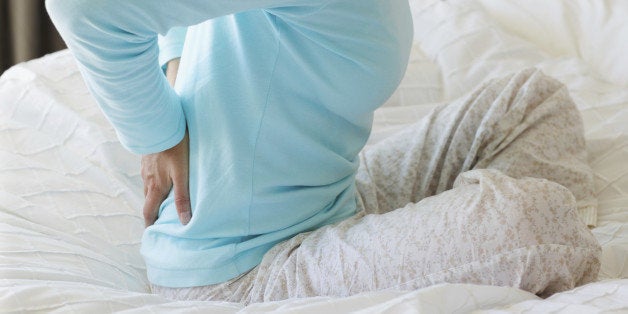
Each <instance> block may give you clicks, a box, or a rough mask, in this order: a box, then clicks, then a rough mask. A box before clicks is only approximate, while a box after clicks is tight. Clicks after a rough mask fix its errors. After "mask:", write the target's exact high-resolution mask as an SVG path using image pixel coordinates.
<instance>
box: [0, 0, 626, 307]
mask: <svg viewBox="0 0 628 314" xmlns="http://www.w3.org/2000/svg"><path fill="white" fill-rule="evenodd" d="M410 2H411V5H412V9H413V15H414V18H415V39H416V43H415V46H414V50H413V53H412V57H411V63H410V66H409V68H408V72H407V74H406V78H405V79H404V81H403V82H402V84H401V86H400V87H399V89H398V90H397V92H396V93H395V94H394V95H393V96H392V97H391V99H390V100H389V102H388V103H387V104H386V106H385V107H384V108H381V109H379V110H378V111H377V112H376V121H375V125H374V133H373V136H372V137H371V140H370V142H371V143H372V142H375V141H378V140H380V139H382V138H384V137H386V136H388V135H390V134H391V133H393V132H395V131H396V130H398V129H399V128H400V127H402V126H403V125H406V124H408V123H411V122H413V121H415V120H416V119H417V118H418V117H420V116H421V115H422V114H424V113H425V112H426V111H428V110H429V109H430V108H432V107H433V106H434V105H435V104H437V103H442V102H446V101H449V100H451V99H454V98H456V97H459V96H461V95H463V94H464V93H466V92H468V91H469V90H471V89H472V88H473V87H475V86H476V85H477V84H479V83H481V82H482V81H484V80H486V79H489V78H493V77H497V76H502V75H504V74H507V73H509V72H512V71H516V70H520V69H521V68H523V67H529V66H537V67H539V68H541V69H543V71H545V72H546V73H547V74H549V75H552V76H554V77H556V78H558V79H559V80H561V81H562V82H564V83H565V84H566V85H567V86H568V88H569V90H570V92H571V94H572V96H573V98H574V100H575V101H576V103H577V104H578V106H579V108H580V109H581V111H582V114H583V118H584V121H585V129H586V137H587V140H588V150H589V154H590V155H589V159H590V162H591V165H592V167H593V168H594V171H595V175H596V184H597V192H598V197H599V213H598V226H597V227H596V228H595V229H593V232H594V234H595V235H596V237H597V238H598V239H599V240H600V242H601V243H602V246H603V253H602V269H601V273H600V281H599V282H595V283H591V284H589V285H586V286H583V287H579V288H576V289H573V290H571V291H566V292H563V293H560V294H556V295H554V296H552V297H550V298H548V299H545V300H543V299H540V298H538V297H536V296H534V295H531V294H529V293H526V292H524V291H520V290H518V289H514V288H504V287H491V286H474V285H462V284H446V285H439V286H434V287H429V288H426V289H422V290H418V291H410V292H408V291H406V292H403V291H382V292H371V293H366V294H361V295H357V296H353V297H349V298H323V297H321V298H309V299H299V300H286V301H281V302H272V303H263V304H253V305H250V306H248V307H246V308H244V307H243V306H241V305H239V304H231V303H220V302H173V301H169V300H166V299H164V298H161V297H160V296H157V295H151V294H149V293H148V292H149V290H148V289H149V288H148V281H147V280H146V276H145V268H144V264H143V261H142V259H141V257H140V255H139V239H140V236H141V233H142V230H143V219H142V218H141V212H140V209H141V205H142V201H143V197H142V188H141V180H140V177H139V158H138V157H137V156H133V155H131V154H130V153H128V152H126V151H125V150H124V149H123V148H122V147H121V146H120V144H119V143H118V141H117V139H116V136H115V132H114V131H113V130H112V128H111V127H110V126H109V124H108V123H107V121H106V120H105V119H104V118H103V116H102V114H101V113H100V111H99V109H98V108H97V107H96V106H95V103H94V101H93V100H92V99H91V97H90V95H89V94H88V93H87V91H86V89H85V86H84V84H83V82H82V79H81V77H80V75H79V73H78V71H77V69H76V66H75V64H74V60H73V58H72V56H71V55H70V54H69V53H68V52H67V51H63V52H59V53H56V54H52V55H49V56H46V57H44V58H41V59H38V60H34V61H31V62H27V63H23V64H20V65H17V66H15V67H13V68H11V69H10V70H8V71H7V72H5V73H4V74H3V75H2V77H1V78H0V312H51V311H59V312H112V311H128V312H210V311H211V312H215V313H233V312H237V311H242V312H247V313H249V312H259V311H276V312H299V313H304V312H305V313H308V312H310V313H320V312H348V311H363V312H369V313H370V312H425V313H433V312H444V313H448V312H470V311H474V310H478V311H486V312H495V311H500V312H516V313H521V312H550V311H552V312H554V311H555V312H564V313H575V312H581V313H591V312H597V311H602V310H605V311H617V312H619V311H627V312H628V279H626V278H628V262H627V261H628V58H627V57H628V40H627V38H628V1H611V0H609V1H602V0H564V1H545V0H521V1H504V0H478V1H472V0H466V1H414V0H411V1H410Z"/></svg>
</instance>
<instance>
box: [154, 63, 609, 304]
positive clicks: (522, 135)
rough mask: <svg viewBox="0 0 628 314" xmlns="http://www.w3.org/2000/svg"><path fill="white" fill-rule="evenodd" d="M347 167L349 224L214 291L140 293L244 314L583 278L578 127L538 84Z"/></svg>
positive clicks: (511, 88)
mask: <svg viewBox="0 0 628 314" xmlns="http://www.w3.org/2000/svg"><path fill="white" fill-rule="evenodd" d="M359 158H360V162H361V163H360V168H359V170H358V172H357V175H356V184H357V187H358V194H359V195H358V196H357V199H358V211H357V213H356V215H354V216H353V217H351V218H349V219H346V220H345V221H342V222H339V223H336V224H334V225H329V226H325V227H323V228H320V229H318V230H315V231H312V232H308V233H302V234H298V235H296V236H294V237H293V238H291V239H289V240H287V241H284V242H282V243H279V244H277V245H276V246H275V247H273V248H272V249H271V250H270V251H268V252H267V253H266V255H265V256H264V258H263V260H262V262H261V263H260V265H258V266H257V267H255V268H254V269H252V270H251V271H249V272H247V273H245V274H243V275H240V276H239V277H237V278H234V279H232V280H230V281H228V282H225V283H221V284H217V285H210V286H203V287H190V288H166V287H160V286H153V291H154V292H155V293H159V294H162V295H164V296H166V297H168V298H171V299H180V300H224V301H234V302H242V303H253V302H263V301H272V300H281V299H287V298H297V297H310V296H336V297H343V296H349V295H353V294H357V293H361V292H366V291H376V290H410V289H418V288H422V287H426V286H429V285H434V284H438V283H445V282H449V283H474V284H486V285H497V286H512V287H517V288H521V289H524V290H527V291H530V292H532V293H536V294H539V295H541V296H546V295H550V294H552V293H555V292H558V291H562V290H567V289H571V288H573V287H574V286H576V285H580V284H583V283H587V282H590V281H593V280H595V279H596V277H597V273H598V270H599V267H600V263H599V255H600V252H601V251H600V246H599V244H598V243H597V241H596V239H595V238H594V237H593V235H592V234H591V232H590V231H589V229H588V228H587V224H589V225H593V224H595V209H596V199H595V194H594V190H593V175H592V171H591V169H590V167H589V166H588V164H587V155H586V148H585V142H584V135H583V126H582V120H581V117H580V115H579V112H578V110H577V108H576V107H575V105H574V103H573V101H572V100H571V98H570V97H569V95H568V92H567V89H566V88H565V87H564V86H563V85H562V84H560V83H559V82H557V81H556V80H554V79H552V78H549V77H547V76H545V75H543V74H542V73H541V72H540V71H538V70H535V69H528V70H524V71H522V72H519V73H517V74H514V75H511V76H509V77H506V78H502V79H497V80H492V81H490V82H488V83H487V84H484V85H483V86H481V87H479V88H478V89H476V90H475V91H474V92H472V93H470V94H469V95H467V96H465V97H463V98H461V99H459V100H457V101H454V102H452V103H450V104H447V105H443V106H440V107H438V108H436V109H435V110H434V111H432V112H431V113H430V114H429V115H427V116H426V117H424V118H423V119H422V120H420V121H419V122H417V123H416V124H413V125H411V126H409V127H407V128H405V129H404V130H403V131H401V132H399V133H397V134H396V135H394V136H392V137H390V138H387V139H385V140H383V141H382V142H379V143H377V144H375V145H373V146H369V147H367V148H365V149H364V150H363V151H362V152H361V153H360V155H359Z"/></svg>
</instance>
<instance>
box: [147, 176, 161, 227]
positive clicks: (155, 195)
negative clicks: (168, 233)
mask: <svg viewBox="0 0 628 314" xmlns="http://www.w3.org/2000/svg"><path fill="white" fill-rule="evenodd" d="M144 190H145V191H146V197H145V199H144V209H143V210H142V212H143V213H144V225H145V226H146V227H148V226H150V225H152V224H154V223H155V221H156V220H157V214H158V213H159V206H160V205H161V202H163V200H164V198H165V197H164V196H163V194H162V193H160V192H159V191H158V190H156V189H151V188H147V187H146V184H144Z"/></svg>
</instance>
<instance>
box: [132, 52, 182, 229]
mask: <svg viewBox="0 0 628 314" xmlns="http://www.w3.org/2000/svg"><path fill="white" fill-rule="evenodd" d="M178 69H179V58H177V59H173V60H170V61H169V62H168V65H167V67H166V77H167V79H168V82H170V85H172V86H174V83H175V81H176V78H177V70H178ZM189 151H190V148H189V140H188V133H187V132H185V136H184V137H183V139H182V140H181V142H179V144H177V145H176V146H174V147H172V148H170V149H168V150H165V151H163V152H159V153H155V154H150V155H144V156H142V169H141V174H142V180H143V181H144V210H143V211H144V223H145V224H146V227H148V226H150V225H152V224H153V223H155V221H156V220H157V215H158V214H159V206H161V203H162V202H163V201H164V200H165V199H166V197H168V194H169V193H170V190H171V189H172V188H173V187H174V205H175V207H176V208H177V213H178V214H179V220H180V221H181V223H182V224H184V225H187V224H188V222H190V219H191V218H192V210H191V206H190V192H189V187H188V182H189V172H188V168H189Z"/></svg>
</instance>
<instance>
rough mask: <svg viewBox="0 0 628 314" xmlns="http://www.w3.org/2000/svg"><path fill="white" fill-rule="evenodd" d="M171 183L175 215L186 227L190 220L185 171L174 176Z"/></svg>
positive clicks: (188, 193) (190, 210) (190, 211)
mask: <svg viewBox="0 0 628 314" xmlns="http://www.w3.org/2000/svg"><path fill="white" fill-rule="evenodd" d="M180 170H183V169H180ZM172 183H173V188H174V206H175V207H176V208H177V214H178V215H179V220H180V221H181V223H182V224H184V225H187V224H188V223H189V222H190V219H192V208H191V205H190V192H189V188H188V174H187V171H181V172H179V173H177V174H176V175H174V176H173V178H172Z"/></svg>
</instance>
